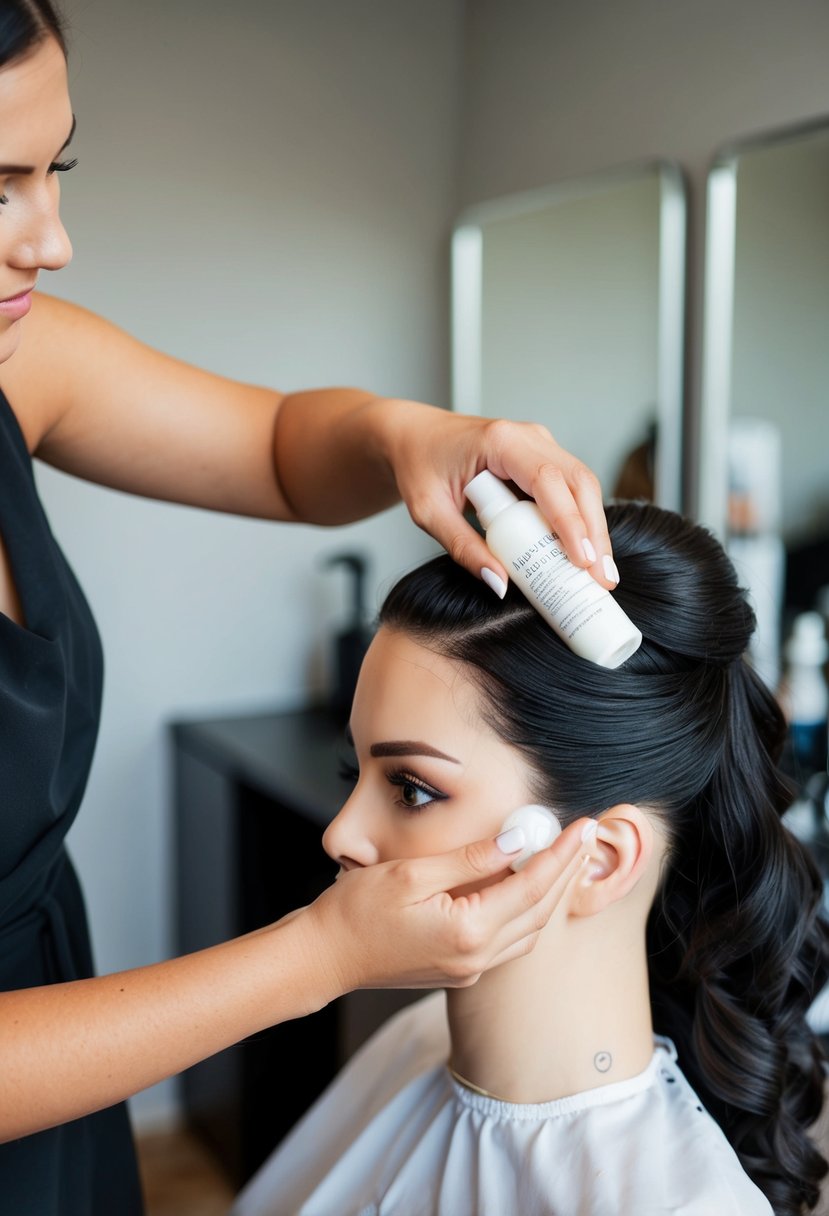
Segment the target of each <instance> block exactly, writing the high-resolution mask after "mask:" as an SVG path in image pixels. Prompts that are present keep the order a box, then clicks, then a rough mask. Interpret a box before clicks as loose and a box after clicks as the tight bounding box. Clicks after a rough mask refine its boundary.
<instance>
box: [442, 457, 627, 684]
mask: <svg viewBox="0 0 829 1216" xmlns="http://www.w3.org/2000/svg"><path fill="white" fill-rule="evenodd" d="M464 493H465V494H466V497H467V498H468V499H469V501H470V502H471V503H472V506H473V507H474V508H475V511H476V513H477V516H478V519H479V520H480V523H481V527H482V528H483V530H484V533H485V535H486V543H487V545H488V546H489V548H490V549H491V550H492V552H493V553H494V554H495V556H496V557H497V558H499V559H500V560H501V561H502V562H503V564H504V566H505V567H506V569H507V571H508V572H509V576H510V578H511V579H512V581H513V582H514V583H515V585H516V586H517V587H519V588H520V590H521V591H523V593H524V595H525V596H526V597H527V599H528V600H529V601H530V603H531V604H532V605H533V607H534V608H536V609H537V611H538V612H539V613H540V614H541V616H542V617H543V618H544V620H545V621H547V623H548V624H549V625H551V626H552V628H553V629H554V630H555V632H556V633H557V634H558V636H559V637H560V638H561V639H562V641H564V642H566V644H567V645H568V646H569V647H570V649H571V650H572V651H573V652H574V653H575V654H577V655H579V656H580V657H581V658H583V659H589V660H590V661H591V662H593V663H597V664H598V665H599V666H600V667H619V666H620V665H621V664H622V663H624V661H625V659H629V658H630V656H631V655H632V654H633V653H634V651H636V650H638V648H639V646H640V644H641V642H642V634H641V632H640V631H639V630H638V629H637V628H636V626H635V625H634V624H633V621H631V619H630V617H628V616H627V614H626V613H625V612H624V611H623V610H622V609H621V608H620V607H619V605H618V604H617V603H616V601H615V600H614V598H613V596H612V595H611V594H610V592H609V591H607V590H606V589H605V588H604V587H602V586H601V585H600V584H599V583H597V582H596V580H595V579H594V578H593V577H592V575H591V574H589V573H588V571H587V570H583V569H582V568H581V567H580V566H576V565H574V564H573V563H572V562H571V561H570V559H569V558H568V556H567V554H566V553H565V551H564V547H563V545H562V544H561V542H560V540H559V538H558V536H557V535H556V533H555V532H553V530H552V528H551V527H550V525H549V523H548V522H547V520H546V519H545V518H544V516H543V515H542V514H541V512H540V511H539V509H538V506H537V505H536V504H535V503H534V502H533V501H532V500H531V499H519V498H518V497H517V496H516V495H515V494H513V492H512V490H510V488H509V486H506V485H505V484H504V483H503V481H501V480H500V478H498V477H496V476H495V475H494V473H490V472H489V470H486V469H485V470H484V472H483V473H479V474H478V476H477V477H473V478H472V480H471V481H470V482H469V484H468V485H467V486H466V487H465V489H464Z"/></svg>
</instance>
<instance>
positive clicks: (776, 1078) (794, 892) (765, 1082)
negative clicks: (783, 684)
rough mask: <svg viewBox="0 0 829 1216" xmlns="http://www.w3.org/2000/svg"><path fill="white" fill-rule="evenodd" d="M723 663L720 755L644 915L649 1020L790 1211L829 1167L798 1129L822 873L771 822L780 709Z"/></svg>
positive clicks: (763, 1183)
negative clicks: (665, 1037)
mask: <svg viewBox="0 0 829 1216" xmlns="http://www.w3.org/2000/svg"><path fill="white" fill-rule="evenodd" d="M724 674H725V680H726V684H727V686H728V687H727V695H726V697H725V707H724V713H725V715H726V721H725V723H724V730H723V733H722V738H723V746H722V754H721V758H720V763H719V766H718V767H717V769H716V771H715V773H714V775H713V776H712V778H711V779H710V781H709V782H708V785H707V786H706V788H705V789H704V790H703V791H702V792H701V794H700V795H699V797H698V798H696V799H695V800H694V802H693V804H692V805H691V806H690V807H689V808H688V812H687V815H686V816H685V817H683V818H684V820H685V822H684V828H683V829H680V831H679V832H678V833H677V836H676V838H675V843H674V858H675V860H674V863H673V864H672V865H670V867H669V870H668V872H667V874H666V877H665V881H664V883H663V886H662V890H661V892H660V894H659V895H658V896H657V902H656V904H655V905H654V908H653V910H652V912H651V917H650V921H649V924H648V950H649V971H650V976H651V997H652V1005H653V1010H654V1025H655V1028H656V1030H657V1031H659V1032H660V1033H662V1034H666V1035H668V1036H669V1037H671V1038H672V1039H673V1040H674V1042H675V1044H676V1046H677V1051H678V1053H679V1058H680V1062H681V1063H682V1066H683V1068H684V1070H685V1071H686V1073H687V1075H688V1078H689V1080H690V1081H691V1084H692V1085H693V1086H694V1088H695V1089H696V1091H697V1093H698V1094H699V1096H700V1098H701V1099H702V1100H703V1102H704V1103H705V1104H706V1106H707V1108H708V1110H709V1111H710V1112H711V1114H712V1115H713V1116H714V1117H715V1118H716V1120H717V1122H718V1123H719V1124H720V1126H721V1127H722V1129H723V1131H724V1132H725V1134H726V1135H727V1137H728V1139H729V1140H730V1142H731V1144H732V1145H733V1147H734V1149H735V1151H736V1153H737V1154H738V1156H739V1158H740V1161H741V1163H742V1165H743V1168H744V1169H745V1171H746V1173H747V1174H749V1176H750V1177H751V1178H752V1179H753V1180H754V1182H755V1183H756V1184H757V1186H758V1187H759V1188H760V1189H761V1190H762V1191H763V1192H764V1193H765V1194H766V1196H767V1197H768V1199H769V1201H770V1203H771V1204H772V1206H773V1208H774V1211H775V1213H776V1216H800V1214H801V1213H802V1212H803V1210H804V1204H805V1205H806V1207H807V1208H813V1207H814V1206H815V1205H816V1204H817V1202H818V1199H819V1195H820V1190H819V1183H820V1180H821V1179H822V1178H823V1177H824V1175H825V1174H826V1172H827V1168H829V1167H827V1163H826V1161H825V1160H824V1158H823V1157H822V1155H821V1154H820V1152H819V1151H818V1150H817V1148H816V1147H815V1146H814V1144H813V1143H812V1141H811V1140H810V1139H809V1136H808V1131H809V1128H810V1127H811V1126H812V1125H813V1124H814V1122H815V1121H816V1119H817V1117H818V1115H819V1114H820V1111H821V1107H822V1104H823V1097H824V1069H823V1060H824V1055H823V1052H822V1050H821V1048H820V1045H819V1042H818V1040H817V1037H816V1035H815V1034H814V1032H813V1031H812V1030H811V1028H810V1027H809V1025H808V1022H807V1013H808V1010H809V1007H810V1005H811V1004H812V1002H813V1000H814V998H815V996H816V995H817V993H818V992H819V991H820V989H821V988H822V987H823V985H824V984H825V983H826V982H827V980H829V932H828V931H827V925H826V922H825V920H824V919H823V916H822V912H821V909H822V901H823V882H822V879H821V876H820V873H819V871H818V869H817V866H816V864H815V862H814V860H813V859H812V856H811V854H810V853H809V852H808V851H807V850H806V848H805V847H804V846H803V845H802V844H801V843H800V841H799V840H797V839H796V837H794V836H793V835H792V833H791V832H789V830H788V829H787V828H786V827H785V826H784V824H783V823H782V822H781V815H782V813H783V811H785V810H786V808H787V807H788V806H789V805H791V801H792V795H793V791H792V790H791V789H790V788H789V786H788V783H787V782H786V781H785V779H784V778H783V776H782V774H781V773H780V770H779V769H778V768H777V764H776V761H777V758H778V757H779V753H780V749H781V747H782V742H783V739H784V735H785V723H784V721H783V717H782V714H781V712H780V709H779V707H778V705H777V703H776V701H775V700H774V698H773V697H772V696H771V694H770V693H769V692H768V690H767V689H766V687H765V685H763V684H762V682H761V681H760V679H759V678H758V677H757V676H756V674H755V673H754V672H753V671H752V670H751V669H750V668H749V667H748V666H747V664H746V662H745V660H743V659H740V660H737V661H736V662H734V663H733V664H732V665H731V667H730V669H729V670H728V671H727V672H726V673H724ZM674 822H675V821H674Z"/></svg>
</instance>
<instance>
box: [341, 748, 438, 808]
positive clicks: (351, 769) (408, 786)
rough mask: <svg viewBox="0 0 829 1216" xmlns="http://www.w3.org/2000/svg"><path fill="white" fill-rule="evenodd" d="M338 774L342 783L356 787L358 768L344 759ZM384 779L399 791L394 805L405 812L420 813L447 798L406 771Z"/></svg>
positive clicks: (395, 771)
mask: <svg viewBox="0 0 829 1216" xmlns="http://www.w3.org/2000/svg"><path fill="white" fill-rule="evenodd" d="M339 772H340V777H342V779H343V781H346V782H347V783H348V784H349V785H356V783H357V781H358V780H359V777H360V770H359V768H358V766H357V765H356V764H354V763H353V762H352V761H350V760H346V759H342V760H340V767H339ZM385 778H386V781H388V783H389V785H392V786H394V787H395V788H397V789H399V790H400V795H399V797H397V798H395V803H396V804H397V805H398V806H402V807H403V808H404V809H405V810H407V811H420V810H423V808H424V807H426V806H428V805H429V803H430V802H441V801H442V800H443V799H444V798H448V797H449V795H448V794H444V793H443V791H442V790H438V789H435V787H434V786H433V785H430V784H429V783H428V781H424V780H423V778H422V777H418V776H417V775H416V774H415V773H411V772H409V771H408V770H407V769H395V770H393V771H391V772H388V773H386V774H385Z"/></svg>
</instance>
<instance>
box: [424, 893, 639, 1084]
mask: <svg viewBox="0 0 829 1216" xmlns="http://www.w3.org/2000/svg"><path fill="white" fill-rule="evenodd" d="M601 919H603V918H595V917H593V918H585V919H577V920H570V921H568V922H567V924H566V926H561V925H553V923H552V922H550V924H549V925H548V927H547V930H545V932H544V933H542V935H541V938H540V939H539V941H538V943H537V944H536V946H535V949H534V950H533V951H532V952H531V953H530V954H528V955H525V956H524V957H523V958H521V959H518V960H516V961H514V962H511V963H506V964H504V965H503V966H502V967H498V968H495V969H493V970H492V971H488V972H486V973H485V974H484V975H483V976H482V977H481V979H480V980H479V981H478V982H477V984H475V985H474V986H473V987H471V988H460V989H450V990H449V991H448V992H447V1010H448V1016H449V1031H450V1036H451V1043H452V1047H451V1055H450V1065H451V1067H452V1068H453V1070H455V1071H456V1072H457V1073H459V1074H460V1075H461V1077H463V1078H465V1079H466V1080H468V1081H470V1082H472V1083H473V1084H474V1085H475V1086H479V1087H481V1088H483V1089H484V1090H486V1091H487V1092H488V1093H489V1094H491V1095H492V1096H493V1097H499V1098H502V1099H504V1100H505V1101H508V1102H527V1103H534V1102H549V1101H553V1100H555V1099H557V1098H564V1097H568V1096H570V1095H572V1094H577V1093H581V1092H582V1091H584V1090H587V1089H595V1088H596V1087H597V1086H600V1085H609V1084H612V1083H613V1082H615V1081H622V1080H625V1079H626V1078H628V1077H633V1076H636V1075H637V1073H640V1072H642V1071H643V1069H644V1068H646V1067H647V1065H648V1062H649V1060H650V1059H651V1056H652V1055H653V1027H652V1022H651V1011H650V1000H649V995H648V972H647V960H646V953H645V942H644V935H642V936H641V939H640V937H639V936H634V937H631V935H630V933H629V932H628V931H627V929H626V927H625V926H619V927H616V926H613V925H612V924H611V925H605V926H601V925H600V923H599V922H600V920H601ZM614 930H615V931H614Z"/></svg>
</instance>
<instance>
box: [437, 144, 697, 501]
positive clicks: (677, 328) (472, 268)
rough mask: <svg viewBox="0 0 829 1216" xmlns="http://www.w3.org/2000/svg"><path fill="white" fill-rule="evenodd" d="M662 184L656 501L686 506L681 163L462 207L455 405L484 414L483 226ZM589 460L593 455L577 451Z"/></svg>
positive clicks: (622, 170) (623, 169)
mask: <svg viewBox="0 0 829 1216" xmlns="http://www.w3.org/2000/svg"><path fill="white" fill-rule="evenodd" d="M653 174H655V175H656V176H657V178H658V182H659V283H658V304H657V318H658V321H657V375H656V386H657V392H656V398H657V401H656V404H657V409H656V423H657V433H658V436H659V438H658V441H657V446H656V460H655V469H654V502H655V503H656V504H657V505H658V506H662V507H667V508H669V509H671V510H675V511H679V510H681V509H682V507H683V504H684V475H683V474H684V468H683V459H684V452H683V437H684V426H685V421H684V415H685V409H684V392H683V387H684V375H685V366H684V365H685V275H686V249H687V209H688V205H687V190H686V185H685V179H684V176H683V173H682V171H681V169H680V167H679V165H678V164H677V163H675V162H673V161H669V160H663V159H657V160H647V161H638V162H636V163H634V164H629V165H624V166H620V167H618V168H615V169H611V170H606V171H604V172H598V173H592V174H590V175H588V176H585V177H581V178H574V179H570V180H566V181H562V182H559V183H556V184H553V185H550V186H543V187H540V188H537V189H534V190H527V191H523V192H520V193H516V194H508V195H502V196H501V197H499V198H495V199H490V200H489V201H487V202H483V203H478V204H476V205H474V206H471V207H468V208H466V209H465V210H464V211H462V212H461V214H460V216H459V217H458V219H457V221H456V223H455V226H454V228H453V230H452V242H451V361H452V389H451V400H452V408H453V409H454V410H457V411H458V412H459V413H470V414H479V413H480V402H481V330H482V304H481V292H482V287H483V282H482V267H483V226H484V224H486V223H487V221H491V220H497V219H505V218H511V217H514V216H516V215H520V214H522V213H525V212H533V211H538V210H541V209H542V208H546V207H549V206H554V205H555V204H558V203H565V202H570V201H572V200H574V199H578V198H585V197H589V196H591V195H593V194H598V193H607V192H608V191H610V190H612V189H614V187H618V186H623V185H626V184H628V183H629V182H630V181H631V180H633V179H635V178H638V177H646V176H650V175H653ZM574 455H578V456H579V457H580V459H582V460H584V462H585V463H586V464H588V465H589V464H590V453H589V452H585V453H574Z"/></svg>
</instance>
